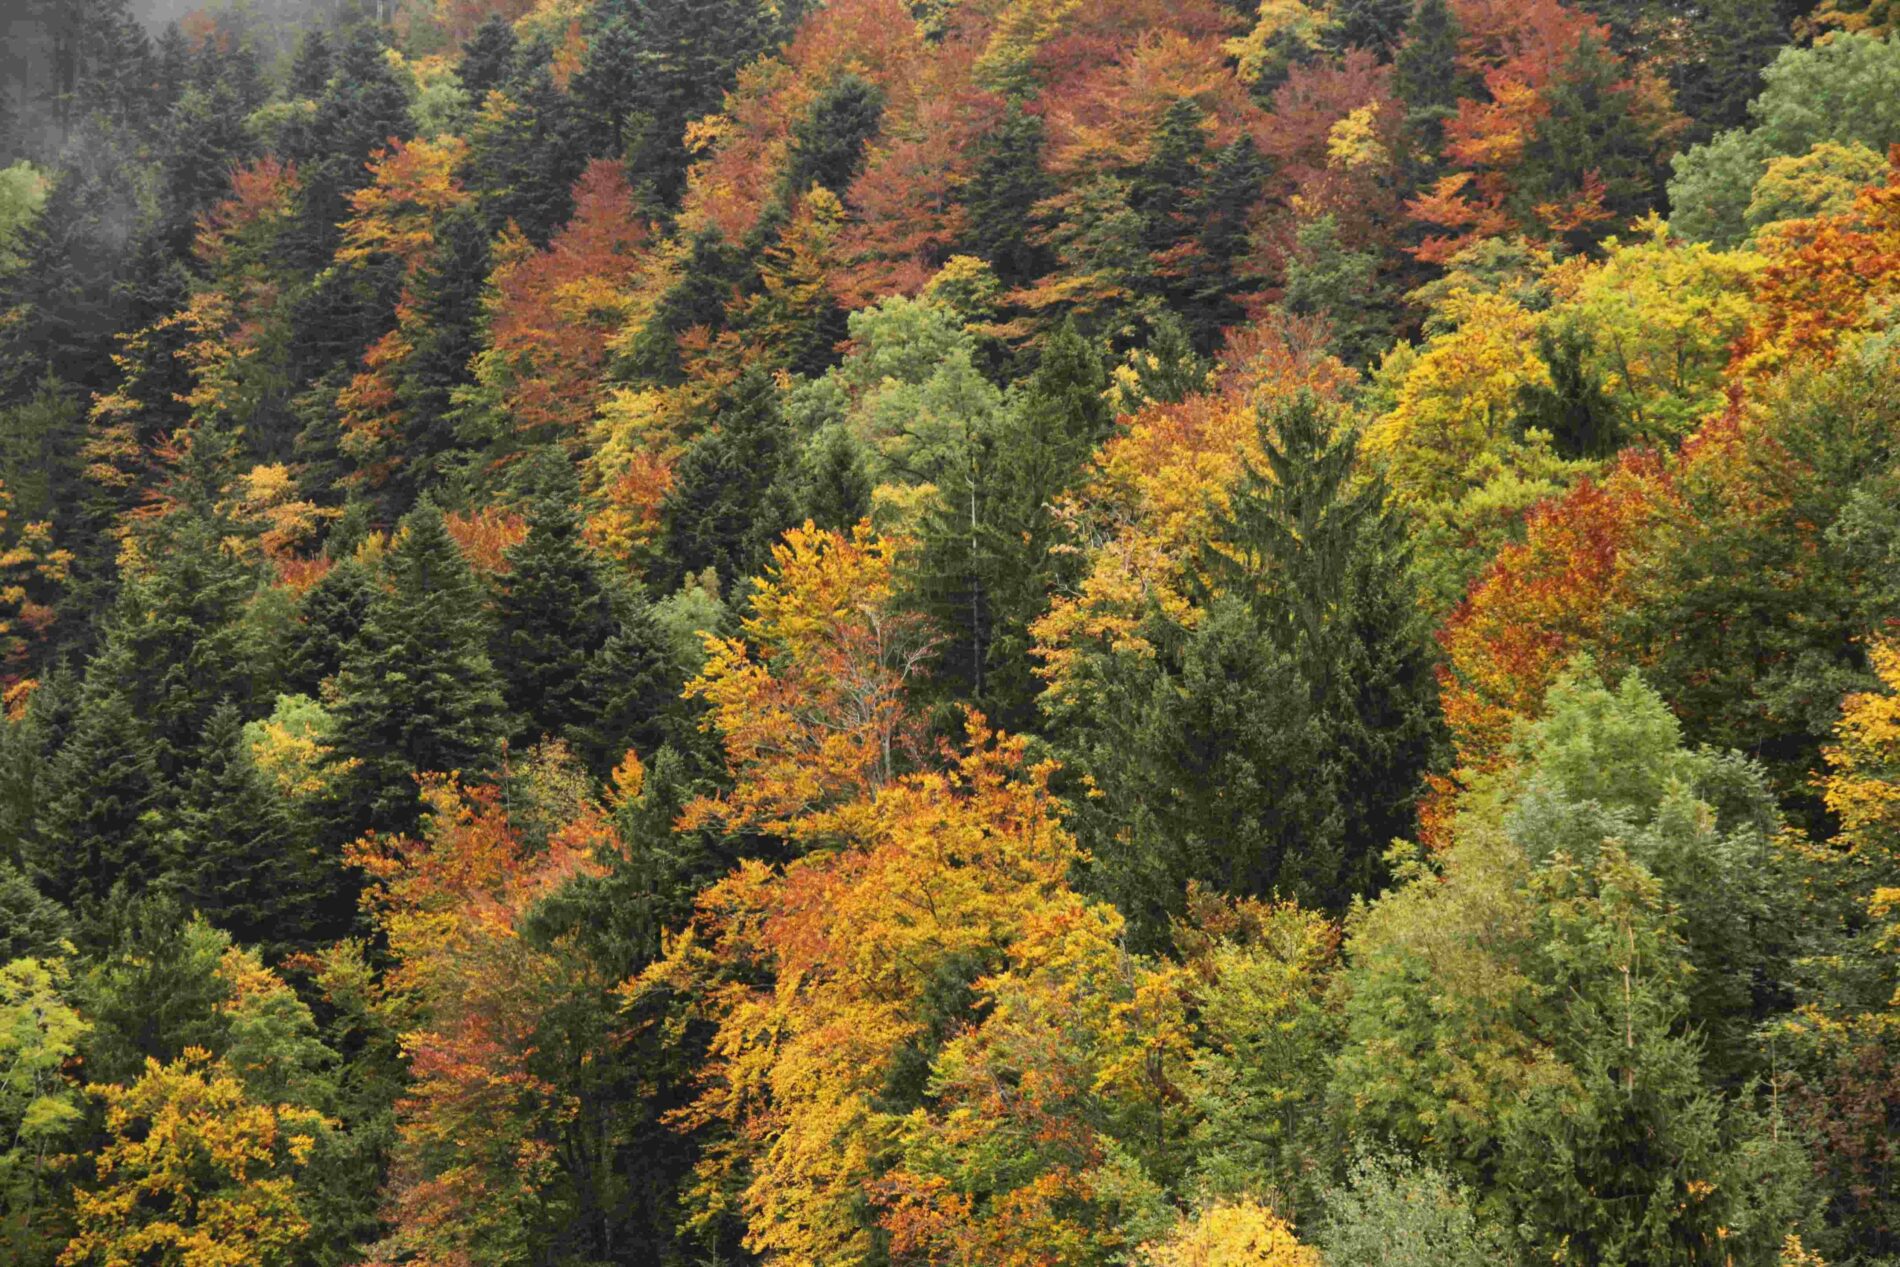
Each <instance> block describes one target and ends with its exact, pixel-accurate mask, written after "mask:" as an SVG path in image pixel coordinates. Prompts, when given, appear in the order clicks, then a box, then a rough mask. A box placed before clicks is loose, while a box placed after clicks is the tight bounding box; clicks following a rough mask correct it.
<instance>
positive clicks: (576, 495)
mask: <svg viewBox="0 0 1900 1267" xmlns="http://www.w3.org/2000/svg"><path fill="white" fill-rule="evenodd" d="M535 475H536V476H537V478H538V482H539V485H540V487H539V488H538V489H537V490H536V493H535V497H534V500H533V501H532V502H530V503H529V505H528V512H527V521H528V535H527V536H526V537H524V538H523V539H522V540H521V542H520V543H519V544H517V545H515V546H512V547H510V548H509V550H508V552H507V559H508V571H507V574H506V575H505V576H503V577H502V578H501V582H500V584H501V593H500V596H499V598H498V599H497V601H496V604H495V615H496V621H495V624H496V628H495V643H494V656H493V659H494V663H495V665H496V667H497V668H498V669H499V670H500V672H501V674H502V678H503V681H504V683H505V685H504V691H505V698H506V699H507V701H508V705H509V709H510V711H511V712H512V713H513V714H514V716H515V717H516V718H517V719H518V721H519V722H520V725H521V727H522V730H521V733H520V734H519V735H518V736H517V738H519V739H522V740H525V741H528V742H532V741H534V740H535V739H538V738H540V737H541V736H543V735H560V734H562V733H564V732H565V731H566V730H567V729H568V728H569V727H571V726H574V725H576V724H583V725H584V724H586V722H587V721H589V720H590V717H589V715H590V713H591V712H592V703H593V701H592V700H590V698H589V695H588V693H587V690H586V685H587V684H584V683H583V680H582V679H583V676H584V675H585V673H586V671H587V668H588V666H589V664H590V663H591V662H592V661H593V659H594V657H595V656H596V655H597V654H598V653H599V651H600V650H601V648H602V647H603V646H604V645H605V644H606V642H607V640H608V638H609V637H611V636H612V635H613V633H614V611H613V605H612V602H611V599H610V596H609V593H608V588H607V584H606V582H605V579H604V578H603V576H602V574H601V569H600V566H599V564H598V563H597V562H596V561H595V559H594V556H593V554H592V552H591V551H590V550H589V549H588V547H587V543H586V542H585V541H584V540H583V539H582V537H581V517H580V511H579V509H578V507H579V503H580V496H581V490H580V481H579V480H578V479H576V478H575V475H574V469H573V467H572V466H570V465H569V463H568V461H567V458H566V457H565V456H564V455H563V454H562V453H560V452H559V451H558V450H549V451H548V452H547V453H545V454H544V455H542V456H541V457H540V458H539V459H538V460H537V461H536V464H535Z"/></svg>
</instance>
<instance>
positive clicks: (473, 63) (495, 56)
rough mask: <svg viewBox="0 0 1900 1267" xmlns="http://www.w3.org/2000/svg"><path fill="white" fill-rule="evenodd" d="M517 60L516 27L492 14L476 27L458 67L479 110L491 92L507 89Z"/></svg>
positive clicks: (471, 100)
mask: <svg viewBox="0 0 1900 1267" xmlns="http://www.w3.org/2000/svg"><path fill="white" fill-rule="evenodd" d="M518 57H519V51H518V47H517V41H516V39H515V28H514V27H513V26H511V25H509V24H508V23H507V22H506V21H504V20H503V19H502V18H501V16H500V15H498V14H496V15H491V16H490V17H489V18H488V20H487V21H485V22H483V23H482V24H481V25H480V26H478V27H476V28H475V34H473V35H471V36H469V38H468V42H467V43H466V44H464V45H462V60H461V61H460V62H459V63H458V64H457V65H456V76H457V77H458V78H459V79H461V81H462V88H463V89H464V90H465V91H466V92H467V93H468V96H469V101H470V103H471V104H473V105H475V106H477V107H479V106H480V105H481V104H482V102H483V101H484V100H485V99H486V98H487V96H488V94H489V93H491V92H493V91H495V90H496V89H497V88H502V87H504V86H506V84H507V83H508V81H509V80H511V79H513V78H514V77H515V73H516V71H517V69H518V63H517V59H518Z"/></svg>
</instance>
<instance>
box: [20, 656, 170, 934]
mask: <svg viewBox="0 0 1900 1267" xmlns="http://www.w3.org/2000/svg"><path fill="white" fill-rule="evenodd" d="M135 666H136V661H135V660H134V659H133V657H132V654H131V652H130V649H129V648H128V647H127V646H126V645H125V644H124V643H123V642H118V641H114V642H111V643H108V645H107V647H106V649H105V650H104V651H102V652H101V653H100V654H99V655H98V656H97V657H95V658H94V660H93V661H92V663H91V664H90V665H88V666H87V669H86V679H85V685H84V686H83V687H82V688H81V690H80V692H79V698H78V702H77V705H76V708H75V713H74V719H73V723H72V729H71V731H70V732H69V733H68V735H67V736H66V739H65V742H64V743H62V744H61V745H60V747H59V751H58V752H57V754H56V755H55V756H54V757H53V759H52V762H51V764H50V766H49V768H48V770H47V774H46V780H45V783H44V786H43V788H42V789H41V791H40V805H41V807H42V809H41V813H42V815H43V817H42V819H41V825H40V830H39V839H38V841H37V842H36V843H37V849H36V851H35V853H36V856H32V857H29V858H28V859H27V861H28V863H29V865H30V866H31V868H32V870H33V872H34V873H35V874H37V875H38V876H40V877H42V878H43V880H44V883H45V886H46V890H47V892H48V893H49V894H51V895H52V896H53V897H54V898H56V899H58V900H59V901H61V902H63V903H64V904H65V905H66V906H67V907H68V908H70V909H71V910H72V911H73V913H74V914H75V915H76V916H77V917H78V918H79V919H80V920H81V921H82V923H89V922H90V921H92V920H93V919H95V918H96V917H97V916H98V915H99V913H100V910H101V905H102V903H103V902H104V901H105V897H106V894H107V892H108V891H109V890H110V889H112V888H113V887H114V886H115V885H123V886H125V887H126V888H127V889H129V890H130V891H132V892H135V893H136V892H137V891H139V890H140V889H142V888H143V887H144V886H145V885H146V884H148V883H150V882H151V881H152V880H153V879H155V878H157V876H158V874H159V873H160V871H161V869H162V866H163V860H162V858H161V856H160V851H159V847H158V839H157V834H158V825H157V821H156V817H157V816H156V809H157V807H158V805H159V803H160V800H161V792H162V785H161V783H160V781H159V778H158V772H157V769H156V767H155V763H154V761H153V759H152V748H153V745H152V739H151V736H150V734H149V733H148V731H147V729H146V727H145V725H144V724H143V722H142V721H141V719H140V718H139V716H138V715H137V713H136V712H135V711H134V710H133V706H132V700H131V697H130V693H129V691H128V689H127V688H128V686H129V684H130V683H131V681H132V679H133V677H134V675H135V674H136V673H137V669H136V667H135Z"/></svg>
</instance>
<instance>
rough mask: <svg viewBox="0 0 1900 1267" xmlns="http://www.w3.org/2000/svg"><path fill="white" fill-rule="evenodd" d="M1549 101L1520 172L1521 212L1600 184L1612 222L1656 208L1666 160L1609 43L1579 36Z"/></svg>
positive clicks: (1548, 95) (1547, 95)
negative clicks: (1639, 112)
mask: <svg viewBox="0 0 1900 1267" xmlns="http://www.w3.org/2000/svg"><path fill="white" fill-rule="evenodd" d="M1544 101H1545V102H1546V103H1547V104H1548V106H1549V110H1548V112H1547V113H1546V114H1545V115H1544V116H1543V118H1541V119H1540V120H1538V123H1537V126H1536V128H1535V129H1534V130H1533V132H1532V135H1531V139H1530V141H1529V143H1528V144H1527V145H1526V146H1525V147H1524V156H1523V161H1522V162H1521V163H1520V164H1519V165H1518V168H1517V172H1516V177H1517V186H1518V187H1517V191H1516V193H1517V198H1518V201H1519V202H1520V203H1521V204H1522V209H1523V210H1524V211H1526V212H1529V211H1531V210H1532V209H1533V208H1534V207H1536V206H1537V205H1539V204H1543V203H1552V202H1554V203H1561V202H1562V201H1563V200H1564V199H1565V198H1567V197H1571V196H1573V195H1575V194H1576V193H1577V192H1578V191H1580V190H1582V189H1584V188H1585V187H1586V185H1587V184H1588V183H1590V182H1601V186H1602V209H1603V211H1605V212H1606V213H1608V216H1607V218H1608V222H1609V223H1610V224H1613V225H1621V224H1625V223H1627V222H1628V221H1630V220H1631V219H1634V218H1635V217H1637V216H1639V215H1641V214H1642V213H1643V211H1644V210H1645V209H1646V208H1648V207H1650V206H1651V205H1653V204H1654V203H1655V201H1656V195H1657V194H1658V193H1659V192H1660V191H1661V189H1662V177H1663V172H1662V166H1661V160H1662V155H1660V154H1659V153H1658V152H1657V150H1658V147H1657V144H1656V137H1655V136H1653V135H1652V134H1651V133H1650V132H1649V131H1648V129H1647V128H1646V127H1645V126H1644V125H1643V124H1642V123H1641V122H1640V121H1639V120H1638V118H1637V117H1636V115H1635V113H1634V111H1633V106H1634V104H1635V102H1634V98H1633V94H1632V92H1631V90H1630V88H1629V83H1628V74H1627V72H1626V71H1625V69H1624V67H1623V65H1622V63H1621V62H1620V61H1618V60H1617V58H1616V56H1615V54H1613V53H1612V52H1611V51H1610V49H1609V47H1608V46H1607V45H1605V44H1604V43H1603V42H1602V41H1601V40H1600V39H1597V38H1596V37H1594V36H1591V35H1585V36H1583V37H1582V38H1581V39H1579V40H1578V41H1577V45H1576V47H1575V48H1574V49H1572V50H1571V52H1570V55H1569V57H1568V58H1566V59H1565V61H1564V64H1563V67H1562V68H1561V69H1560V70H1559V71H1558V73H1557V75H1556V77H1555V78H1554V79H1553V81H1552V82H1551V84H1550V86H1549V87H1548V88H1547V89H1546V90H1545V92H1544ZM1573 236H1574V235H1573ZM1573 244H1574V245H1578V246H1582V245H1585V242H1582V241H1578V242H1575V243H1573Z"/></svg>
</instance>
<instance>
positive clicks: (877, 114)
mask: <svg viewBox="0 0 1900 1267" xmlns="http://www.w3.org/2000/svg"><path fill="white" fill-rule="evenodd" d="M883 116H884V91H883V89H881V88H879V87H878V86H877V85H876V84H874V83H871V82H870V81H869V80H866V79H863V78H861V77H859V76H857V75H853V74H844V75H840V76H838V78H837V79H835V80H833V81H832V83H831V84H830V85H829V86H828V87H827V88H826V89H825V91H824V92H823V93H822V94H821V95H820V96H819V98H818V100H816V101H814V102H813V103H812V106H811V111H810V113H808V114H807V115H806V116H805V117H804V118H803V119H800V120H799V121H798V123H797V124H795V125H794V126H793V128H792V150H791V155H790V157H789V158H788V159H787V160H786V164H785V169H784V171H783V173H782V174H781V175H780V178H779V180H780V183H779V201H780V203H781V204H783V205H784V206H786V207H789V206H791V204H793V203H794V202H796V201H797V200H798V199H799V198H801V197H803V196H804V194H805V191H806V190H808V189H810V188H811V187H812V186H813V185H823V186H824V187H825V188H826V189H829V190H830V191H831V192H832V193H834V194H838V195H840V196H843V194H844V191H845V190H846V189H847V188H849V187H850V184H851V181H852V178H853V177H855V176H856V175H857V174H858V169H859V168H861V167H862V166H863V165H864V147H865V146H866V145H868V144H869V143H870V142H871V139H872V138H873V137H874V136H876V135H877V128H878V122H879V121H880V120H881V119H882V118H883Z"/></svg>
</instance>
